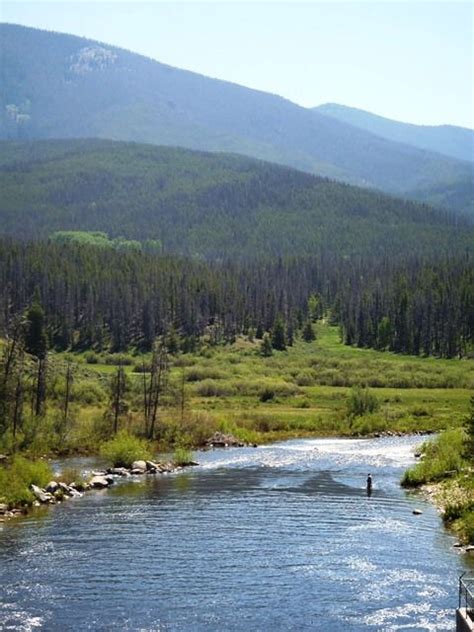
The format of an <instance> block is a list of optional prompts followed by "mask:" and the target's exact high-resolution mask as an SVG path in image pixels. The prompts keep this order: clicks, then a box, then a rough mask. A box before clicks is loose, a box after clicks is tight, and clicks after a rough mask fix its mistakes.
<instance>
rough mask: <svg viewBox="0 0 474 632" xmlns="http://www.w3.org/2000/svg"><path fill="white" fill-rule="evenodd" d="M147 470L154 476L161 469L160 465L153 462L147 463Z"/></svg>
mask: <svg viewBox="0 0 474 632" xmlns="http://www.w3.org/2000/svg"><path fill="white" fill-rule="evenodd" d="M145 463H146V469H147V471H148V472H150V473H152V474H154V473H155V472H156V471H157V470H158V469H159V463H154V462H153V461H145Z"/></svg>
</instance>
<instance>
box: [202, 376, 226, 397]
mask: <svg viewBox="0 0 474 632" xmlns="http://www.w3.org/2000/svg"><path fill="white" fill-rule="evenodd" d="M234 392H235V391H234V389H233V388H232V386H230V385H228V384H221V383H217V382H215V381H214V380H203V381H202V382H200V383H199V384H198V386H197V387H196V393H197V394H198V395H201V397H226V396H227V395H233V394H234Z"/></svg>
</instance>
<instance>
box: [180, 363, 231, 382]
mask: <svg viewBox="0 0 474 632" xmlns="http://www.w3.org/2000/svg"><path fill="white" fill-rule="evenodd" d="M224 377H225V376H224V375H223V374H222V373H221V372H220V371H217V370H216V369H212V368H209V367H198V366H195V367H193V368H192V369H189V370H188V371H187V372H186V381H187V382H201V381H202V380H221V379H222V378H224Z"/></svg>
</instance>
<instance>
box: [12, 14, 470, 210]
mask: <svg viewBox="0 0 474 632" xmlns="http://www.w3.org/2000/svg"><path fill="white" fill-rule="evenodd" d="M0 42H1V43H0V52H1V60H0V63H1V72H2V91H1V94H0V138H3V139H20V138H29V139H38V138H90V137H98V138H109V139H115V140H125V141H136V142H146V143H153V144H159V145H172V146H183V147H187V148H191V149H200V150H207V151H225V152H237V153H241V154H244V155H248V156H252V157H256V158H260V159H264V160H269V161H272V162H275V163H279V164H284V165H288V166H291V167H295V168H297V169H300V170H304V171H307V172H309V173H314V174H318V175H321V176H326V177H331V178H336V179H339V180H342V181H345V182H349V183H352V184H356V185H359V186H364V187H367V188H377V189H381V190H384V191H386V192H389V193H392V194H395V195H403V196H406V197H410V196H411V195H415V194H416V196H417V197H419V198H420V199H422V200H423V199H424V198H423V196H424V195H425V193H424V192H427V193H426V196H427V197H426V199H431V198H430V195H431V190H432V189H433V188H436V190H437V191H438V192H440V193H438V197H437V200H438V201H439V204H440V206H445V200H444V197H443V193H442V192H443V189H444V188H445V187H446V188H448V187H451V195H450V198H449V199H450V200H455V201H456V204H455V205H451V206H450V208H453V209H454V210H457V211H460V212H465V211H466V204H465V200H464V197H463V196H458V195H457V194H456V192H457V187H458V183H460V184H461V185H462V186H463V187H464V188H463V191H464V190H466V186H465V185H466V182H467V183H469V182H470V181H472V170H471V165H469V164H467V163H465V162H461V161H458V160H455V159H453V158H448V157H445V156H441V155H439V154H436V153H431V152H427V151H426V150H420V149H418V148H415V147H411V146H409V145H406V144H400V143H394V142H392V141H389V140H387V139H384V138H381V137H380V136H377V135H375V134H371V133H368V132H367V131H365V130H361V129H358V128H356V127H354V126H353V125H349V124H346V123H343V122H341V121H338V120H336V119H335V118H334V117H331V116H327V115H325V114H321V113H318V112H314V111H310V110H308V109H306V108H302V107H300V106H297V105H295V104H293V103H291V102H290V101H287V100H285V99H283V98H281V97H277V96H275V95H271V94H267V93H264V92H259V91H256V90H251V89H248V88H244V87H242V86H238V85H235V84H231V83H228V82H225V81H220V80H216V79H210V78H207V77H204V76H201V75H198V74H195V73H192V72H188V71H184V70H179V69H177V68H173V67H171V66H166V65H164V64H161V63H159V62H156V61H153V60H151V59H148V58H145V57H142V56H140V55H137V54H134V53H130V52H127V51H125V50H122V49H119V48H115V47H113V46H109V45H106V44H101V43H97V42H93V41H91V40H87V39H83V38H79V37H75V36H72V35H64V34H60V33H51V32H46V31H41V30H36V29H31V28H27V27H21V26H16V25H11V24H1V25H0ZM452 189H454V194H453V191H452ZM467 206H469V203H468V205H467Z"/></svg>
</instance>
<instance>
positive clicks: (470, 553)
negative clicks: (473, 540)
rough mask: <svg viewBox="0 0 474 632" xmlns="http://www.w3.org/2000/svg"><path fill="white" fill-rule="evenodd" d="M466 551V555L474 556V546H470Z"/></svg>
mask: <svg viewBox="0 0 474 632" xmlns="http://www.w3.org/2000/svg"><path fill="white" fill-rule="evenodd" d="M464 550H465V551H466V553H469V555H474V544H469V545H468V546H466V548H465V549H464Z"/></svg>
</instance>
